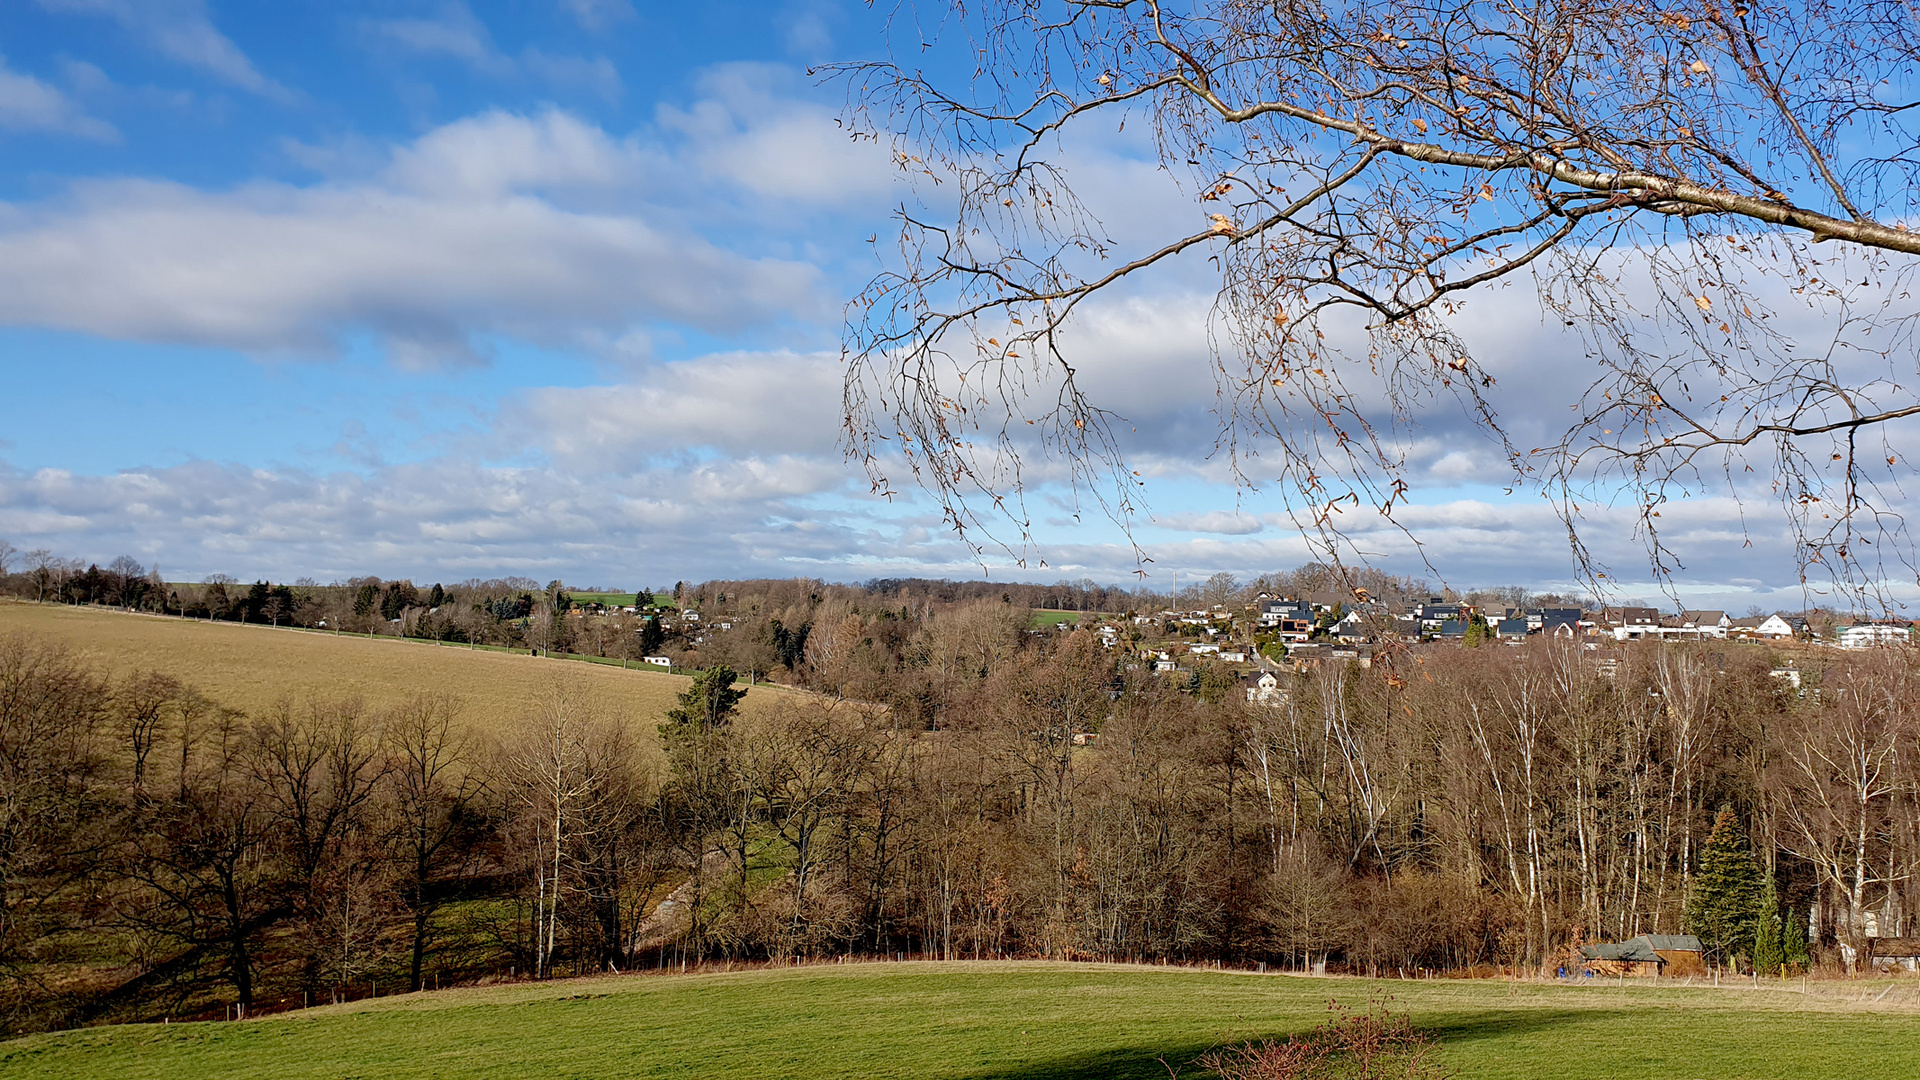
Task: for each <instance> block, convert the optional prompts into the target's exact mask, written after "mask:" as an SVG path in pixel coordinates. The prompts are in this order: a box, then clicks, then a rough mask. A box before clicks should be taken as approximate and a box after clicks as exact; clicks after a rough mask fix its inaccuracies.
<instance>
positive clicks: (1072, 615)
mask: <svg viewBox="0 0 1920 1080" xmlns="http://www.w3.org/2000/svg"><path fill="white" fill-rule="evenodd" d="M1079 621H1080V613H1079V612H1077V611H1056V610H1054V609H1052V608H1039V609H1036V610H1035V611H1034V613H1033V621H1032V622H1031V623H1030V624H1029V625H1031V626H1032V627H1033V628H1035V629H1039V628H1040V627H1043V626H1055V625H1057V624H1059V623H1063V622H1070V623H1076V624H1077V623H1078V622H1079Z"/></svg>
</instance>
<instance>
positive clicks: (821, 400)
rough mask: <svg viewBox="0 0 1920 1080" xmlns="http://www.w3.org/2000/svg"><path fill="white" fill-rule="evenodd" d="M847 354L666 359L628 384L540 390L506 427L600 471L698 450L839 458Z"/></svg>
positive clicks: (511, 416) (513, 413)
mask: <svg viewBox="0 0 1920 1080" xmlns="http://www.w3.org/2000/svg"><path fill="white" fill-rule="evenodd" d="M838 361H839V358H838V356H837V355H835V354H831V353H795V352H786V351H781V352H768V353H725V354H718V355H712V356H705V357H701V358H700V359H698V360H689V361H683V362H679V363H672V364H659V365H655V366H652V367H649V368H646V369H644V370H643V371H642V372H641V373H639V375H638V377H637V381H636V382H633V383H630V384H627V385H620V386H594V387H580V388H550V389H543V390H536V391H533V392H532V393H530V394H528V395H527V396H526V398H525V400H524V401H522V402H521V403H519V404H517V405H515V406H513V407H512V408H511V409H510V414H509V416H508V418H507V422H506V425H505V426H506V427H507V428H508V430H510V431H512V432H514V433H516V434H522V435H524V436H525V437H526V438H527V439H529V440H531V441H534V442H537V443H538V444H539V445H541V446H542V447H544V448H545V449H546V450H547V451H548V452H549V453H551V454H552V455H553V456H554V457H556V458H558V459H561V460H563V461H566V462H569V463H573V464H593V465H597V466H598V467H601V468H618V469H625V468H640V467H644V466H645V465H646V463H647V462H649V461H651V460H655V459H658V458H660V457H663V456H675V455H681V454H686V453H688V452H690V451H695V450H719V451H722V452H724V453H725V454H727V455H730V456H735V457H744V456H751V455H755V454H783V455H807V456H812V457H822V458H832V459H834V460H836V461H837V459H838V456H839V455H838V453H837V451H836V449H835V442H834V440H835V437H836V434H837V432H838V425H837V420H838V417H839V408H840V365H839V362H838ZM808 490H812V488H808Z"/></svg>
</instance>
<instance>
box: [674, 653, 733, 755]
mask: <svg viewBox="0 0 1920 1080" xmlns="http://www.w3.org/2000/svg"><path fill="white" fill-rule="evenodd" d="M738 677H739V676H738V675H736V674H735V672H734V670H733V669H732V668H730V667H728V666H727V665H725V664H715V665H714V666H712V667H710V668H708V669H706V670H705V671H702V672H701V673H700V674H698V675H695V676H694V677H693V685H692V686H690V687H688V688H687V692H686V693H684V694H681V695H680V704H679V705H678V706H676V707H674V708H672V709H669V710H667V720H666V723H664V724H661V725H660V737H661V738H663V739H666V740H667V741H668V743H669V744H672V743H674V742H676V741H681V740H684V739H686V738H688V737H691V736H702V735H710V734H712V733H713V732H715V731H718V730H719V729H721V728H724V727H726V726H727V724H728V723H729V722H731V721H732V719H733V710H734V709H735V708H736V707H738V706H739V704H740V699H741V698H743V697H746V696H747V692H746V691H745V690H742V689H739V688H736V687H735V686H734V685H733V680H734V679H736V678H738Z"/></svg>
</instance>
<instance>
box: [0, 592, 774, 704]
mask: <svg viewBox="0 0 1920 1080" xmlns="http://www.w3.org/2000/svg"><path fill="white" fill-rule="evenodd" d="M15 631H27V632H30V633H33V634H37V635H41V636H44V637H48V638H51V639H53V640H55V641H59V642H62V643H64V644H66V645H68V646H69V647H71V648H74V649H77V650H81V651H85V652H89V653H92V654H94V655H96V656H98V657H99V658H100V660H101V662H102V664H103V665H104V666H105V667H106V668H107V669H108V670H109V671H112V672H113V673H115V674H116V675H124V674H126V673H127V672H130V671H134V670H137V669H154V670H159V671H164V672H167V673H169V674H172V675H174V676H176V677H178V678H180V679H182V680H184V681H186V682H189V683H192V684H193V685H194V686H196V687H198V688H199V689H200V690H201V691H202V692H204V693H206V694H208V695H209V696H211V697H213V698H215V699H216V700H218V701H219V702H221V703H222V704H224V705H227V706H229V707H232V708H236V709H240V710H242V711H244V712H248V713H251V714H255V715H258V714H259V713H260V712H262V711H263V710H266V709H268V708H271V707H272V706H273V705H274V704H275V703H276V702H277V701H278V700H279V699H280V698H281V697H282V696H284V695H287V694H291V695H293V696H294V697H295V698H296V699H300V698H309V697H316V696H317V697H342V696H358V697H361V698H363V699H365V700H366V701H367V702H368V703H369V704H372V705H379V704H381V703H383V702H387V701H392V700H395V699H397V698H400V697H403V696H405V695H407V694H409V693H411V692H413V691H415V690H429V691H435V692H440V693H447V694H452V695H455V696H457V697H458V698H460V700H461V701H462V703H463V706H464V708H463V714H464V715H465V716H466V717H467V719H468V721H469V722H470V723H472V724H474V725H475V726H476V727H479V728H493V729H497V728H499V727H501V726H503V725H507V724H511V723H513V722H515V721H517V720H519V719H520V718H521V717H523V716H525V715H527V714H528V712H529V711H531V710H533V709H534V708H536V707H537V705H538V703H539V701H540V700H541V697H542V695H544V694H546V693H548V692H550V691H551V690H552V688H553V687H555V686H564V687H567V688H568V689H569V690H573V691H578V692H582V693H585V694H586V695H588V696H589V697H590V698H592V699H593V700H594V701H595V702H597V703H599V704H600V705H601V706H602V707H604V708H606V709H608V710H610V711H615V712H621V713H624V714H626V715H627V716H629V717H633V718H637V719H641V720H646V721H649V722H651V721H652V720H654V719H655V718H657V717H659V716H660V715H661V714H663V713H664V712H665V711H666V710H667V709H669V708H671V707H672V706H673V704H674V701H675V698H676V696H677V695H678V694H680V693H681V692H682V691H683V690H685V689H686V688H687V683H688V680H687V679H686V677H684V676H680V675H670V674H667V673H666V672H664V671H660V670H659V669H657V668H649V669H646V670H641V669H640V666H639V665H637V664H636V665H635V667H634V669H632V670H623V669H622V668H621V667H620V666H619V663H618V661H615V662H614V663H612V664H583V663H579V662H576V661H570V660H557V659H549V658H535V657H531V656H527V655H524V654H510V653H505V652H486V651H479V650H475V651H469V650H468V649H466V648H465V647H464V646H455V645H447V646H437V645H434V644H433V643H431V642H424V641H409V640H405V639H400V638H374V639H371V640H369V639H368V638H365V637H357V636H354V635H347V634H343V635H339V636H335V635H332V634H327V633H316V632H312V631H300V630H276V629H274V628H272V627H267V626H245V625H240V624H238V623H203V622H191V621H187V620H182V619H172V618H163V617H159V616H151V615H128V614H124V613H121V612H115V611H107V610H102V609H99V608H75V607H67V606H64V605H57V604H45V605H42V604H27V603H18V602H11V601H0V634H9V633H13V632H15ZM784 692H785V691H781V690H778V689H773V688H769V687H764V686H763V687H756V688H754V690H753V691H752V692H751V693H749V694H748V695H747V699H746V701H745V702H744V703H743V705H742V707H743V708H749V709H751V708H755V707H757V706H759V705H760V704H762V703H764V702H766V701H767V700H768V699H769V698H770V697H771V696H772V695H775V694H780V693H784Z"/></svg>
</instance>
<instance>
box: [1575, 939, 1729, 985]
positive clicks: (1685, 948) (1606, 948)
mask: <svg viewBox="0 0 1920 1080" xmlns="http://www.w3.org/2000/svg"><path fill="white" fill-rule="evenodd" d="M1580 967H1581V969H1582V973H1583V974H1587V975H1625V976H1631V977H1633V978H1648V979H1652V978H1658V977H1660V976H1662V975H1666V976H1669V977H1672V976H1679V975H1698V974H1702V973H1704V972H1705V971H1706V970H1707V969H1706V967H1705V965H1704V964H1702V963H1701V961H1700V939H1699V938H1697V937H1694V936H1693V935H1692V934H1641V935H1640V936H1639V937H1636V938H1628V939H1627V940H1625V941H1609V942H1605V943H1602V944H1599V945H1587V946H1583V947H1582V948H1581V949H1580Z"/></svg>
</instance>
